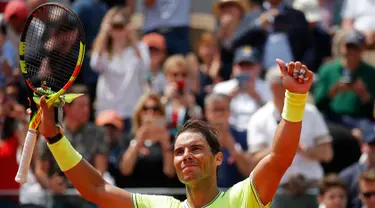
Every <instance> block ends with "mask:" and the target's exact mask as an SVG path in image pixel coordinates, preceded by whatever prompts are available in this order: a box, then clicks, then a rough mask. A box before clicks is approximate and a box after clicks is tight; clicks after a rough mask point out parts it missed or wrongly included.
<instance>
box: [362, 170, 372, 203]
mask: <svg viewBox="0 0 375 208" xmlns="http://www.w3.org/2000/svg"><path fill="white" fill-rule="evenodd" d="M359 191H360V193H359V198H360V199H361V202H362V204H363V206H362V208H373V207H375V169H370V170H368V171H366V172H363V173H362V174H361V176H360V177H359Z"/></svg>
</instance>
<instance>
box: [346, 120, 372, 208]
mask: <svg viewBox="0 0 375 208" xmlns="http://www.w3.org/2000/svg"><path fill="white" fill-rule="evenodd" d="M363 133H364V137H363V138H362V139H361V151H362V153H363V154H364V155H365V157H362V158H361V159H360V160H359V161H358V162H356V163H354V164H353V165H351V166H349V167H347V168H346V169H344V170H343V171H341V172H340V178H341V179H342V180H343V181H344V182H345V184H346V185H347V186H348V193H349V195H348V197H349V200H348V207H350V208H362V207H363V206H362V203H363V201H362V202H361V198H363V196H361V190H360V176H361V174H362V173H364V172H366V171H368V170H370V169H374V168H375V125H374V124H370V125H368V124H367V125H365V126H364V127H363Z"/></svg>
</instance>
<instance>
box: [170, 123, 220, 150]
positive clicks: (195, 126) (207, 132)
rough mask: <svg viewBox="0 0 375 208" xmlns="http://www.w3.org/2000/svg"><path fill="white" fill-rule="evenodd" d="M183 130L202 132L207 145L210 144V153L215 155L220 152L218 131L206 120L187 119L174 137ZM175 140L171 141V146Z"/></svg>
mask: <svg viewBox="0 0 375 208" xmlns="http://www.w3.org/2000/svg"><path fill="white" fill-rule="evenodd" d="M184 132H193V133H199V134H202V136H203V137H204V138H205V139H206V141H207V143H208V145H209V146H210V148H211V152H212V154H214V155H215V154H216V153H218V152H220V149H221V147H220V143H219V140H218V137H219V133H218V131H217V130H216V129H215V128H213V127H211V126H210V125H209V124H208V123H207V122H205V121H203V120H198V119H190V120H188V121H187V122H186V123H185V124H184V125H183V126H182V128H181V129H180V131H179V132H178V134H177V135H176V138H177V137H178V135H180V134H182V133H184ZM175 141H176V140H175ZM175 141H174V142H173V146H174V143H175Z"/></svg>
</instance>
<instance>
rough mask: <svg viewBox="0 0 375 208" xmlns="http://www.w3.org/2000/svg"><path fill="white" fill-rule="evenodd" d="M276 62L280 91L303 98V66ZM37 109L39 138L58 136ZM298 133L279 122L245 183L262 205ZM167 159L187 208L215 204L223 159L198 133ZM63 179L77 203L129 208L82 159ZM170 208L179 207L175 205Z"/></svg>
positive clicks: (50, 116) (127, 196)
mask: <svg viewBox="0 0 375 208" xmlns="http://www.w3.org/2000/svg"><path fill="white" fill-rule="evenodd" d="M276 62H277V63H278V65H279V67H280V70H281V72H282V75H281V77H280V78H281V80H282V82H283V86H284V87H285V88H286V89H287V90H289V91H290V92H292V93H298V94H306V93H307V92H308V91H309V89H310V87H311V84H312V80H313V73H312V72H311V71H309V70H308V69H307V67H306V66H304V65H302V64H301V63H300V62H295V63H294V62H291V63H289V64H288V66H286V64H285V62H283V61H282V60H279V59H277V60H276ZM294 69H296V70H302V69H303V70H305V71H306V72H307V75H306V76H307V79H306V80H305V81H306V82H305V83H300V82H299V81H297V80H296V79H295V78H293V76H292V73H293V71H294ZM40 107H41V109H42V121H41V124H40V126H39V132H40V133H41V134H42V135H43V136H45V137H53V136H56V135H57V134H58V132H59V130H58V128H56V124H55V119H54V111H53V109H50V108H49V107H48V105H47V103H46V99H45V97H42V98H41V101H40ZM301 128H302V122H301V121H298V122H291V121H288V120H286V119H283V120H282V121H281V122H280V124H279V126H278V128H277V130H276V132H275V136H274V143H273V145H272V150H271V153H270V154H269V155H268V156H266V157H265V158H263V159H262V160H261V161H260V162H259V163H258V164H257V165H256V167H255V168H254V170H253V172H252V179H251V180H252V181H253V182H254V185H255V186H256V188H257V192H258V196H259V199H260V201H261V202H262V203H263V204H267V203H269V202H270V201H271V200H272V199H273V197H274V195H275V193H276V191H277V188H278V187H279V184H280V180H281V178H282V176H283V175H284V173H285V171H286V170H287V169H288V168H289V167H290V165H291V163H292V161H293V158H294V156H295V154H296V152H297V149H298V144H299V138H300V134H301ZM66 148H67V149H69V148H71V147H66ZM69 151H73V150H69ZM173 154H174V159H173V163H174V167H175V170H176V172H177V175H178V177H179V179H180V180H181V181H182V182H183V183H184V184H186V195H187V202H188V204H190V205H191V206H192V207H203V206H205V205H207V204H208V203H210V202H211V201H212V200H213V199H215V196H217V195H218V193H219V189H218V187H217V181H216V180H217V174H216V170H217V166H219V165H220V164H221V163H222V161H223V155H222V154H221V153H220V152H218V153H217V154H213V153H212V151H211V149H210V147H209V145H208V142H207V141H206V138H204V137H203V135H201V134H199V133H193V132H192V130H190V132H189V131H186V132H183V133H181V134H180V135H178V136H177V138H176V141H175V146H174V152H173ZM64 173H65V175H66V176H67V178H68V179H69V180H70V181H71V182H72V183H73V184H74V186H75V187H76V188H77V190H78V191H79V192H80V193H81V195H82V197H83V198H85V199H86V200H88V201H91V202H93V203H95V204H96V205H98V206H99V207H108V208H117V207H118V208H124V207H128V208H130V207H133V204H132V202H133V201H132V194H131V193H129V192H127V191H125V190H123V189H119V188H117V187H115V186H112V185H110V184H108V183H106V182H105V180H104V179H103V178H102V177H101V175H100V174H99V173H98V171H97V170H95V168H94V167H93V166H91V165H90V164H89V163H88V162H87V161H86V160H84V159H83V160H81V161H80V162H79V163H78V164H76V165H75V166H74V167H73V168H71V169H69V170H67V171H65V172H64ZM82 175H84V176H85V177H82ZM265 179H266V180H265ZM244 200H247V199H244ZM176 203H177V204H179V202H177V201H176ZM249 203H250V204H248V205H249V206H253V205H255V204H253V202H249ZM150 206H152V205H151V204H150Z"/></svg>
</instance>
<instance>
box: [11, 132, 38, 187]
mask: <svg viewBox="0 0 375 208" xmlns="http://www.w3.org/2000/svg"><path fill="white" fill-rule="evenodd" d="M36 137H37V133H36V132H35V131H33V130H28V131H27V135H26V140H25V144H24V146H23V151H22V156H21V161H20V165H19V167H18V172H17V175H16V178H15V180H16V181H17V182H18V183H20V184H24V183H26V182H27V175H28V172H29V167H30V163H31V158H32V156H33V152H34V147H35V142H36Z"/></svg>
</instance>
